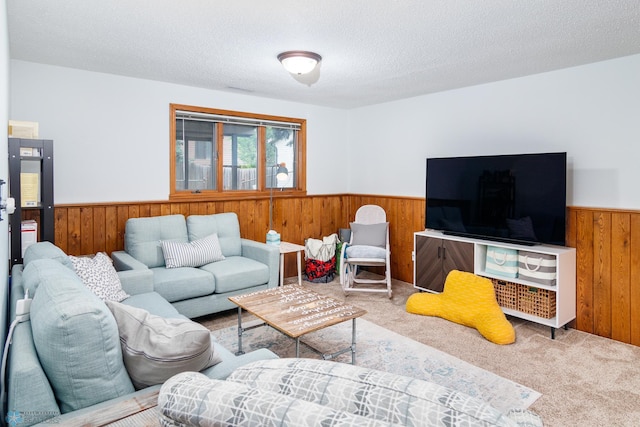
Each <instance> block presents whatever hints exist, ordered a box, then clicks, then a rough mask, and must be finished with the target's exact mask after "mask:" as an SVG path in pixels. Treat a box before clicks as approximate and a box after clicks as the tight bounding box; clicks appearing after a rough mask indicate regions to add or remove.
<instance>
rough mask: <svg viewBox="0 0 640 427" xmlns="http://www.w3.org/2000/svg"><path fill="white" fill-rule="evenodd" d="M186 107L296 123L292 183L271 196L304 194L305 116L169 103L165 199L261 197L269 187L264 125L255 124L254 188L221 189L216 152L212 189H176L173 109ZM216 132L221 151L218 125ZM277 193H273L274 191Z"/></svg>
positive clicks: (192, 109)
mask: <svg viewBox="0 0 640 427" xmlns="http://www.w3.org/2000/svg"><path fill="white" fill-rule="evenodd" d="M177 111H188V112H194V113H204V114H213V115H222V116H231V117H238V118H245V119H247V118H248V119H253V120H256V121H273V122H290V123H296V124H298V125H299V126H300V129H299V130H298V140H297V150H296V153H295V155H296V162H297V165H296V168H295V173H296V176H295V186H294V187H292V188H281V189H280V188H279V189H278V191H277V192H273V196H274V197H286V196H304V195H306V194H307V163H306V158H307V121H306V120H305V119H298V118H291V117H281V116H271V115H265V114H255V113H247V112H240V111H230V110H219V109H214V108H206V107H197V106H192V105H183V104H169V159H170V161H169V189H170V190H169V200H180V201H201V200H234V199H237V200H241V199H252V198H255V199H261V198H264V197H269V196H270V194H271V190H270V189H269V188H267V187H266V178H265V177H266V171H265V170H264V168H265V163H266V147H265V141H266V127H264V126H258V153H257V155H258V160H257V168H258V169H257V184H258V188H257V190H251V191H247V190H223V188H222V187H223V186H222V173H223V172H222V171H223V168H222V163H223V160H224V156H223V155H218V158H217V160H216V162H217V167H216V171H217V173H216V182H217V185H216V187H217V189H216V190H199V191H198V192H196V191H194V190H176V112H177ZM217 129H218V130H217V132H218V138H217V139H218V147H217V150H218V153H222V132H223V131H222V126H218V127H217ZM276 193H277V194H276Z"/></svg>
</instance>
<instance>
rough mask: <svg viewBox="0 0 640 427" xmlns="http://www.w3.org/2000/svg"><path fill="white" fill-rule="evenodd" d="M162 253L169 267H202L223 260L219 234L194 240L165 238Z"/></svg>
mask: <svg viewBox="0 0 640 427" xmlns="http://www.w3.org/2000/svg"><path fill="white" fill-rule="evenodd" d="M161 243H162V254H163V255H164V263H165V265H166V267H167V268H178V267H200V266H201V265H205V264H209V263H211V262H216V261H222V260H223V259H225V258H224V255H222V249H220V241H219V240H218V235H217V234H215V233H214V234H212V235H210V236H207V237H204V238H202V239H198V240H194V241H193V242H188V243H183V242H173V241H171V240H163V241H162V242H161Z"/></svg>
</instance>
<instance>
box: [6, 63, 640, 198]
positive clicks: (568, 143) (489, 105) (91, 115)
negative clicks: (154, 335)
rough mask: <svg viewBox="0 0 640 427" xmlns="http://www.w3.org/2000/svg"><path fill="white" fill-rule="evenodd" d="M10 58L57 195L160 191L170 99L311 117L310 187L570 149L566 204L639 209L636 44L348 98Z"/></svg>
mask: <svg viewBox="0 0 640 427" xmlns="http://www.w3.org/2000/svg"><path fill="white" fill-rule="evenodd" d="M11 71H12V73H11V94H12V97H11V118H14V119H17V120H34V121H38V122H40V134H41V136H43V137H47V138H51V139H54V140H55V153H56V160H55V176H56V182H55V192H56V194H55V202H56V203H58V204H61V203H85V202H101V201H133V200H166V199H167V195H168V192H169V150H168V144H169V123H168V122H169V120H168V117H169V110H168V108H169V107H168V106H169V103H172V102H173V103H184V104H191V105H199V106H206V107H213V108H223V109H230V110H238V111H249V112H255V113H262V114H272V115H282V116H291V117H302V118H306V119H307V124H308V138H307V165H308V168H307V169H308V176H307V188H308V192H309V194H336V193H343V192H351V193H364V194H381V195H401V196H416V197H424V186H425V183H424V181H425V159H426V158H427V157H435V156H454V155H476V154H506V153H522V152H547V151H566V152H567V153H568V158H569V177H568V178H569V179H568V182H569V188H568V203H569V204H570V205H574V206H590V207H605V208H627V209H640V191H637V190H636V188H635V186H636V185H637V184H636V182H640V168H638V167H637V166H636V164H637V163H638V159H639V158H640V143H639V142H640V124H639V122H640V120H638V118H640V82H639V78H638V76H640V55H634V56H629V57H625V58H619V59H614V60H610V61H604V62H600V63H595V64H590V65H584V66H580V67H574V68H569V69H565V70H559V71H554V72H549V73H543V74H537V75H533V76H528V77H523V78H518V79H512V80H505V81H502V82H497V83H491V84H485V85H480V86H473V87H468V88H463V89H458V90H452V91H447V92H441V93H436V94H432V95H425V96H420V97H415V98H410V99H405V100H401V101H397V102H391V103H385V104H378V105H374V106H370V107H364V108H359V109H354V110H348V111H345V110H339V109H331V108H323V107H315V106H310V105H306V104H299V103H292V102H284V101H276V100H271V99H264V98H259V97H254V96H247V95H239V94H231V93H225V92H215V91H208V90H203V89H200V88H193V87H188V86H180V85H172V84H166V83H160V82H154V81H148V80H139V79H132V78H126V77H120V76H113V75H107V74H100V73H92V72H87V71H80V70H74V69H67V68H60V67H52V66H46V65H40V64H34V63H28V62H22V61H12V62H11ZM470 72H472V71H470ZM372 124H373V125H372ZM345 173H348V174H347V175H345Z"/></svg>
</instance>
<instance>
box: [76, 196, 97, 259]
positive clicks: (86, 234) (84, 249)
mask: <svg viewBox="0 0 640 427" xmlns="http://www.w3.org/2000/svg"><path fill="white" fill-rule="evenodd" d="M94 210H95V208H93V207H86V208H80V255H85V254H90V253H91V250H92V249H93V247H94V246H93V220H94V217H93V211H94Z"/></svg>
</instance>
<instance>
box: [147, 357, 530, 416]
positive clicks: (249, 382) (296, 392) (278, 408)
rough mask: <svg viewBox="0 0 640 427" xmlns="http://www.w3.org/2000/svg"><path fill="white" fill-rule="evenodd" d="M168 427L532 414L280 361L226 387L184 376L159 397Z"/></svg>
mask: <svg viewBox="0 0 640 427" xmlns="http://www.w3.org/2000/svg"><path fill="white" fill-rule="evenodd" d="M158 410H159V412H160V423H161V424H162V425H163V426H167V427H168V426H171V427H176V426H194V427H195V426H198V427H213V426H221V425H224V426H261V427H266V426H274V427H275V426H278V427H286V426H291V427H305V426H309V427H311V426H354V427H356V426H357V427H361V426H416V427H417V426H420V427H422V426H520V427H525V426H526V427H541V426H542V421H541V419H540V418H539V417H538V416H537V415H536V414H534V413H532V412H530V411H528V410H512V411H509V412H508V413H503V412H501V411H499V410H498V409H496V408H494V407H492V406H490V405H488V404H486V403H485V402H483V401H481V400H479V399H476V398H473V397H470V396H468V395H465V394H463V393H460V392H457V391H455V390H451V389H449V388H446V387H443V386H439V385H436V384H434V383H430V382H427V381H422V380H417V379H413V378H409V377H404V376H400V375H395V374H389V373H385V372H381V371H376V370H372V369H367V368H362V367H357V366H353V365H347V364H343V363H336V362H332V361H322V360H315V359H275V360H263V361H257V362H253V363H250V364H247V365H244V366H241V367H239V368H237V369H236V370H235V371H234V372H233V373H232V374H231V375H230V376H229V377H227V379H226V380H225V381H219V380H212V379H210V378H207V377H205V376H204V375H202V374H199V373H196V372H190V373H181V374H178V375H176V376H174V377H172V378H171V379H169V380H168V381H167V382H165V383H164V385H163V386H162V389H161V390H160V395H159V396H158Z"/></svg>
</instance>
